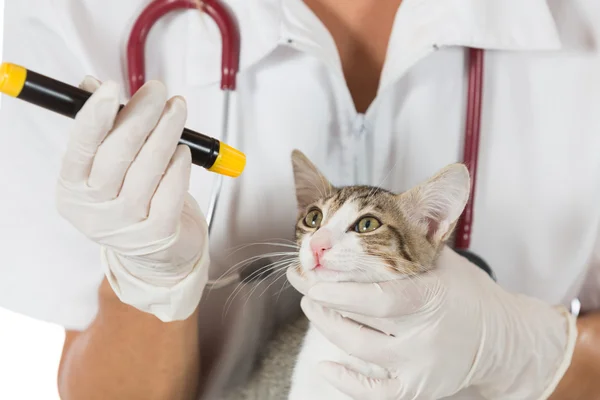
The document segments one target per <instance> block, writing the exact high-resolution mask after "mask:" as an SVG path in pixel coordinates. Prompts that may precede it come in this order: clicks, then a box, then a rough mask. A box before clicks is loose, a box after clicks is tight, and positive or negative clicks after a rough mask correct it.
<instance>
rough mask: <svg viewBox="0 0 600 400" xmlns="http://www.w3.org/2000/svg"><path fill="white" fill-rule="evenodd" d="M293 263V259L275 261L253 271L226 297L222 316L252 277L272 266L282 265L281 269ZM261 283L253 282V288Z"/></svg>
mask: <svg viewBox="0 0 600 400" xmlns="http://www.w3.org/2000/svg"><path fill="white" fill-rule="evenodd" d="M294 262H295V259H294V258H290V259H288V260H280V261H277V262H274V263H270V264H268V265H265V266H263V267H261V268H260V269H259V270H257V271H254V272H253V273H252V274H250V275H249V276H247V277H246V278H245V279H244V280H242V281H241V282H240V283H238V284H237V286H236V287H235V289H234V290H233V291H232V292H231V294H230V295H229V297H228V298H227V300H226V301H225V304H224V306H225V311H224V314H223V316H225V315H227V313H228V312H229V308H230V307H231V305H232V304H233V302H234V300H235V298H236V297H237V296H238V295H239V294H240V293H241V291H242V290H243V288H244V287H245V286H247V284H248V283H251V282H252V280H251V277H252V276H253V275H256V274H260V272H261V270H266V269H267V268H272V267H273V266H276V267H279V266H280V265H282V266H283V267H286V266H287V263H290V264H292V263H294ZM261 282H262V280H260V281H258V282H254V283H255V284H256V285H255V286H256V287H258V285H259V284H260V283H261ZM256 287H255V288H254V289H253V290H255V289H256ZM251 294H252V293H251ZM251 294H250V295H251Z"/></svg>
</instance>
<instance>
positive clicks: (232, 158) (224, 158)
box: [208, 142, 246, 178]
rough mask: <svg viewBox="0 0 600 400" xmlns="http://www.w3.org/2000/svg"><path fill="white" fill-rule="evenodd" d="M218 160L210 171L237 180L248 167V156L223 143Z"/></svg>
mask: <svg viewBox="0 0 600 400" xmlns="http://www.w3.org/2000/svg"><path fill="white" fill-rule="evenodd" d="M220 144H221V147H220V148H219V155H218V156H217V160H216V161H215V163H214V164H213V166H212V167H210V168H209V169H208V170H209V171H211V172H215V173H217V174H221V175H226V176H230V177H232V178H237V177H238V176H240V174H241V173H242V172H243V171H244V168H245V167H246V155H245V154H244V153H242V152H241V151H239V150H236V149H234V148H233V147H231V146H229V145H227V144H225V143H223V142H221V143H220Z"/></svg>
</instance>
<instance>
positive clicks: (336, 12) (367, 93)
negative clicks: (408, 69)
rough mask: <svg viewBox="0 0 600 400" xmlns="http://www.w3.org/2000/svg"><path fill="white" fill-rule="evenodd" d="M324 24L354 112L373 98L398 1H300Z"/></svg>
mask: <svg viewBox="0 0 600 400" xmlns="http://www.w3.org/2000/svg"><path fill="white" fill-rule="evenodd" d="M304 1H305V3H306V5H307V6H308V7H309V8H311V9H312V10H313V12H314V13H315V14H316V15H317V17H319V19H320V20H321V21H322V22H323V24H324V25H325V26H326V27H327V29H328V30H329V32H330V33H331V35H332V36H333V39H334V40H335V43H336V46H337V48H338V51H339V53H340V58H341V60H342V67H343V70H344V76H345V78H346V82H347V85H348V87H349V89H350V92H351V94H352V98H353V99H354V103H355V105H356V108H357V111H358V112H364V111H365V110H366V109H367V108H368V106H369V104H371V102H372V101H373V99H374V98H375V95H376V93H377V87H378V85H379V78H380V75H381V70H382V68H383V63H384V61H385V56H386V53H387V46H388V42H389V38H390V34H391V31H392V26H393V23H394V18H395V15H396V11H397V10H398V7H399V6H400V3H401V0H389V1H381V0H355V1H340V0H304Z"/></svg>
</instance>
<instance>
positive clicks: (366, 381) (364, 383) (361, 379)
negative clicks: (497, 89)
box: [317, 361, 415, 400]
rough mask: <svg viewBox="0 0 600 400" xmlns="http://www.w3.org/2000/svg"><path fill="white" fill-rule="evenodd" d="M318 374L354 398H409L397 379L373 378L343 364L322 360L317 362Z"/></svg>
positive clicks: (364, 399) (391, 399)
mask: <svg viewBox="0 0 600 400" xmlns="http://www.w3.org/2000/svg"><path fill="white" fill-rule="evenodd" d="M317 371H318V374H319V376H322V377H323V378H324V379H325V380H326V381H327V382H328V383H329V384H330V385H332V386H333V387H335V388H336V389H337V390H339V391H340V392H342V393H344V394H345V395H347V396H350V397H351V398H353V399H356V400H371V399H378V400H379V399H380V400H387V399H389V400H398V399H402V400H409V399H414V398H415V397H414V396H407V394H406V393H405V391H404V390H403V388H402V385H401V384H400V382H399V381H398V380H397V379H375V378H370V377H368V376H366V375H363V374H361V373H359V372H357V371H354V370H352V369H350V368H347V367H345V366H344V365H341V364H338V363H335V362H331V361H322V362H320V363H319V364H317Z"/></svg>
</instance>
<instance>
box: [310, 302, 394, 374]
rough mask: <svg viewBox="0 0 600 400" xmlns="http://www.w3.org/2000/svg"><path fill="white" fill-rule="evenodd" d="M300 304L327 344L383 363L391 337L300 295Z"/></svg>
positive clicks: (365, 359)
mask: <svg viewBox="0 0 600 400" xmlns="http://www.w3.org/2000/svg"><path fill="white" fill-rule="evenodd" d="M300 305H301V307H302V310H303V311H304V314H305V315H306V317H307V318H308V319H309V320H310V322H311V323H312V324H313V325H314V326H315V327H316V328H317V330H319V332H321V334H322V335H323V336H325V337H326V338H327V339H328V340H329V341H330V342H331V343H333V344H335V345H336V346H338V347H339V348H340V349H342V350H343V351H345V352H346V353H348V354H350V355H353V356H355V357H358V358H359V359H361V360H364V361H367V362H372V363H374V364H377V365H381V366H383V367H385V366H386V365H385V364H387V363H388V360H386V355H387V354H388V349H390V348H392V345H393V342H391V340H392V338H391V337H389V336H387V335H385V334H383V333H382V332H378V331H375V330H373V329H370V328H369V327H366V326H363V325H361V324H358V323H356V322H355V321H353V320H351V319H349V318H344V317H343V316H342V315H341V314H340V313H338V312H336V311H334V310H331V309H328V308H326V307H323V306H321V305H320V304H318V303H316V302H314V301H312V300H310V299H309V298H308V297H304V298H302V301H301V302H300Z"/></svg>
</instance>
